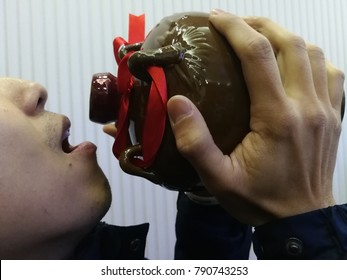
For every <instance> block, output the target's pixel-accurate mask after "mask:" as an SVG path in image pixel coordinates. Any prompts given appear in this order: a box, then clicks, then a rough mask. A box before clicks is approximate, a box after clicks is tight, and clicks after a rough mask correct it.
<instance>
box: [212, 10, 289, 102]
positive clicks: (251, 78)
mask: <svg viewBox="0 0 347 280" xmlns="http://www.w3.org/2000/svg"><path fill="white" fill-rule="evenodd" d="M210 21H211V23H212V24H213V26H214V27H215V28H216V29H217V30H218V31H219V32H220V33H221V34H222V35H223V36H224V37H225V38H226V39H227V41H228V42H229V44H230V45H231V47H232V48H233V50H234V51H235V53H236V54H237V56H238V58H239V59H240V61H241V65H242V69H243V74H244V77H245V80H246V83H247V87H248V91H249V94H250V98H251V103H252V105H255V104H256V105H257V106H259V105H261V106H267V107H273V106H274V102H281V101H283V100H284V96H285V92H284V88H283V85H282V81H281V76H280V72H279V69H278V66H277V60H276V57H275V54H274V51H273V49H272V46H271V43H270V42H269V40H268V39H267V38H266V37H265V36H263V35H262V34H260V33H259V32H257V31H256V30H254V29H253V28H252V27H250V26H249V25H248V24H247V23H246V22H245V21H244V20H243V19H242V18H240V17H237V16H235V15H232V14H229V13H225V12H216V11H215V12H211V15H210Z"/></svg>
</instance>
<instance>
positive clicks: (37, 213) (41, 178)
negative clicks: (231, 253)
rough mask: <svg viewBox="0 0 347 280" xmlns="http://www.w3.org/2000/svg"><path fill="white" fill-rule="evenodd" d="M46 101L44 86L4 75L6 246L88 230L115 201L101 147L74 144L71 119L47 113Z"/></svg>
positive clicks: (0, 84) (1, 136) (0, 208)
mask: <svg viewBox="0 0 347 280" xmlns="http://www.w3.org/2000/svg"><path fill="white" fill-rule="evenodd" d="M46 99H47V93H46V91H45V89H44V88H42V87H41V86H40V85H38V84H35V83H32V82H28V81H23V80H18V79H11V78H0V225H1V227H0V248H2V249H3V248H5V247H6V246H7V245H8V246H11V245H10V244H11V243H12V242H13V243H16V242H17V243H18V244H20V242H21V239H23V240H22V241H23V242H24V243H25V242H26V241H25V240H27V239H30V240H31V241H33V242H35V240H36V239H37V240H42V239H44V240H49V239H52V238H59V237H60V236H64V235H67V234H72V235H73V234H74V233H78V232H79V231H80V232H83V231H86V230H88V229H89V228H90V227H91V226H92V225H94V224H95V223H96V222H97V221H99V219H101V218H102V216H103V215H104V214H105V213H106V211H107V210H108V208H109V205H110V200H111V194H110V188H109V185H108V182H107V179H106V178H105V176H104V174H103V172H102V171H101V169H100V167H99V166H98V164H97V160H96V147H95V146H94V144H92V143H89V142H84V143H81V144H80V145H78V146H76V147H72V146H71V145H69V144H68V142H67V136H68V135H69V127H70V121H69V119H68V118H67V117H65V116H63V115H58V114H54V113H51V112H48V111H45V108H44V106H45V102H46ZM23 245H24V244H23ZM12 246H13V244H12ZM24 246H25V245H24ZM28 246H29V245H28Z"/></svg>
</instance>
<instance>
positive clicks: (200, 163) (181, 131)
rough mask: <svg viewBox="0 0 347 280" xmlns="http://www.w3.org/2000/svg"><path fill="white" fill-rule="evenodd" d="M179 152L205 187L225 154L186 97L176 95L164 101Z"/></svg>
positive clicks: (212, 180) (217, 172) (212, 178)
mask: <svg viewBox="0 0 347 280" xmlns="http://www.w3.org/2000/svg"><path fill="white" fill-rule="evenodd" d="M167 110H168V115H169V118H170V123H171V127H172V130H173V133H174V136H175V139H176V146H177V149H178V151H179V152H180V153H181V154H182V156H184V157H185V158H186V159H187V160H188V161H189V162H190V163H191V164H192V165H193V167H194V168H195V169H196V171H197V172H198V174H199V176H200V178H201V179H202V181H203V182H204V184H205V186H206V187H208V186H207V185H208V184H209V183H210V182H211V183H212V182H216V181H217V180H218V177H219V176H220V170H221V167H222V166H221V165H223V162H224V160H225V157H224V155H223V153H222V152H221V150H220V149H219V148H218V147H217V146H216V144H215V143H214V141H213V138H212V136H211V134H210V131H209V129H208V127H207V125H206V122H205V120H204V118H203V116H202V115H201V113H200V112H199V110H198V109H197V108H196V107H195V105H194V104H193V103H192V102H191V101H190V100H189V99H188V98H186V97H184V96H180V95H176V96H173V97H172V98H170V100H169V101H168V103H167Z"/></svg>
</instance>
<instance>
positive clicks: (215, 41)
mask: <svg viewBox="0 0 347 280" xmlns="http://www.w3.org/2000/svg"><path fill="white" fill-rule="evenodd" d="M148 65H160V66H162V67H163V69H164V72H165V76H166V81H167V89H168V97H171V96H173V95H175V94H180V95H185V96H187V97H188V98H189V99H191V100H192V101H193V102H194V104H195V105H196V106H197V107H198V109H199V110H200V111H201V113H202V115H203V117H204V119H205V121H206V123H207V125H208V127H209V129H210V131H211V134H212V136H213V139H214V141H215V142H216V144H217V145H218V147H219V148H220V149H221V150H222V151H223V152H224V153H225V154H229V153H230V152H231V151H232V150H233V149H234V148H235V147H236V145H238V144H239V143H240V142H241V141H242V139H243V138H244V136H245V135H246V134H247V133H248V131H249V120H250V100H249V95H248V92H247V88H246V85H245V81H244V78H243V75H242V70H241V66H240V62H239V60H238V58H237V56H236V55H235V53H234V51H233V50H232V49H231V48H230V46H229V44H228V43H227V42H226V40H225V39H224V38H223V37H222V36H221V35H220V34H219V33H217V32H216V30H215V29H214V28H213V26H212V25H211V24H210V22H209V21H208V14H204V13H182V14H175V15H173V16H170V17H166V18H164V19H163V20H162V21H161V22H160V23H159V24H158V25H157V26H155V27H154V28H153V30H152V31H151V32H150V33H149V35H148V36H147V38H146V40H145V41H144V42H143V45H142V48H141V51H136V52H135V53H134V54H133V55H132V56H131V58H130V59H129V69H130V71H131V72H132V73H133V75H134V76H135V77H136V78H137V81H136V82H135V84H134V86H133V88H132V92H131V97H130V108H129V110H130V112H129V116H130V118H131V120H133V121H134V123H135V135H136V140H137V142H138V143H139V144H140V146H139V145H137V146H135V145H134V146H130V147H129V149H128V150H127V151H125V152H124V155H123V156H122V157H120V158H119V160H120V161H121V162H120V164H121V167H122V169H123V170H124V171H125V172H127V173H130V174H133V175H136V176H141V177H145V178H147V179H149V180H151V181H152V182H154V183H156V184H160V185H162V186H164V187H166V188H168V189H172V190H185V191H191V190H197V189H199V188H201V183H200V180H199V177H198V176H197V174H196V172H195V170H194V169H193V168H192V166H191V165H190V164H189V163H188V162H187V161H186V160H185V159H184V158H183V157H182V156H181V155H180V154H179V153H178V151H177V149H176V144H175V138H174V136H173V133H172V130H171V127H170V124H169V122H168V119H167V123H166V128H165V132H164V137H163V140H162V143H161V146H160V148H159V151H158V153H157V156H156V159H155V161H154V163H153V164H152V166H150V167H149V168H147V169H146V170H141V168H137V167H134V166H132V163H131V158H132V156H133V155H134V154H135V155H138V154H139V153H140V151H141V135H142V133H143V131H142V124H143V119H144V117H145V114H144V112H145V107H146V103H147V98H148V92H149V85H148V84H149V83H150V77H149V76H148V74H147V73H146V71H145V69H146V67H147V66H148ZM115 111H116V108H115V109H114V112H115ZM92 115H97V114H94V113H92ZM144 133H145V132H144ZM139 147H140V148H139ZM129 155H130V156H129Z"/></svg>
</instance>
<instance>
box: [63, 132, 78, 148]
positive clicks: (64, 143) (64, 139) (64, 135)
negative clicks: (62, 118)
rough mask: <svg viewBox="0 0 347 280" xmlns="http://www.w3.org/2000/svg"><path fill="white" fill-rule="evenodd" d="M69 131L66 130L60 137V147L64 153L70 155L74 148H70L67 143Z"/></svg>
mask: <svg viewBox="0 0 347 280" xmlns="http://www.w3.org/2000/svg"><path fill="white" fill-rule="evenodd" d="M69 136H70V129H66V130H65V131H64V133H63V136H62V143H61V147H62V149H63V152H64V153H67V154H69V153H71V152H72V151H73V150H74V149H75V148H76V147H74V146H71V145H70V143H69Z"/></svg>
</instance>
